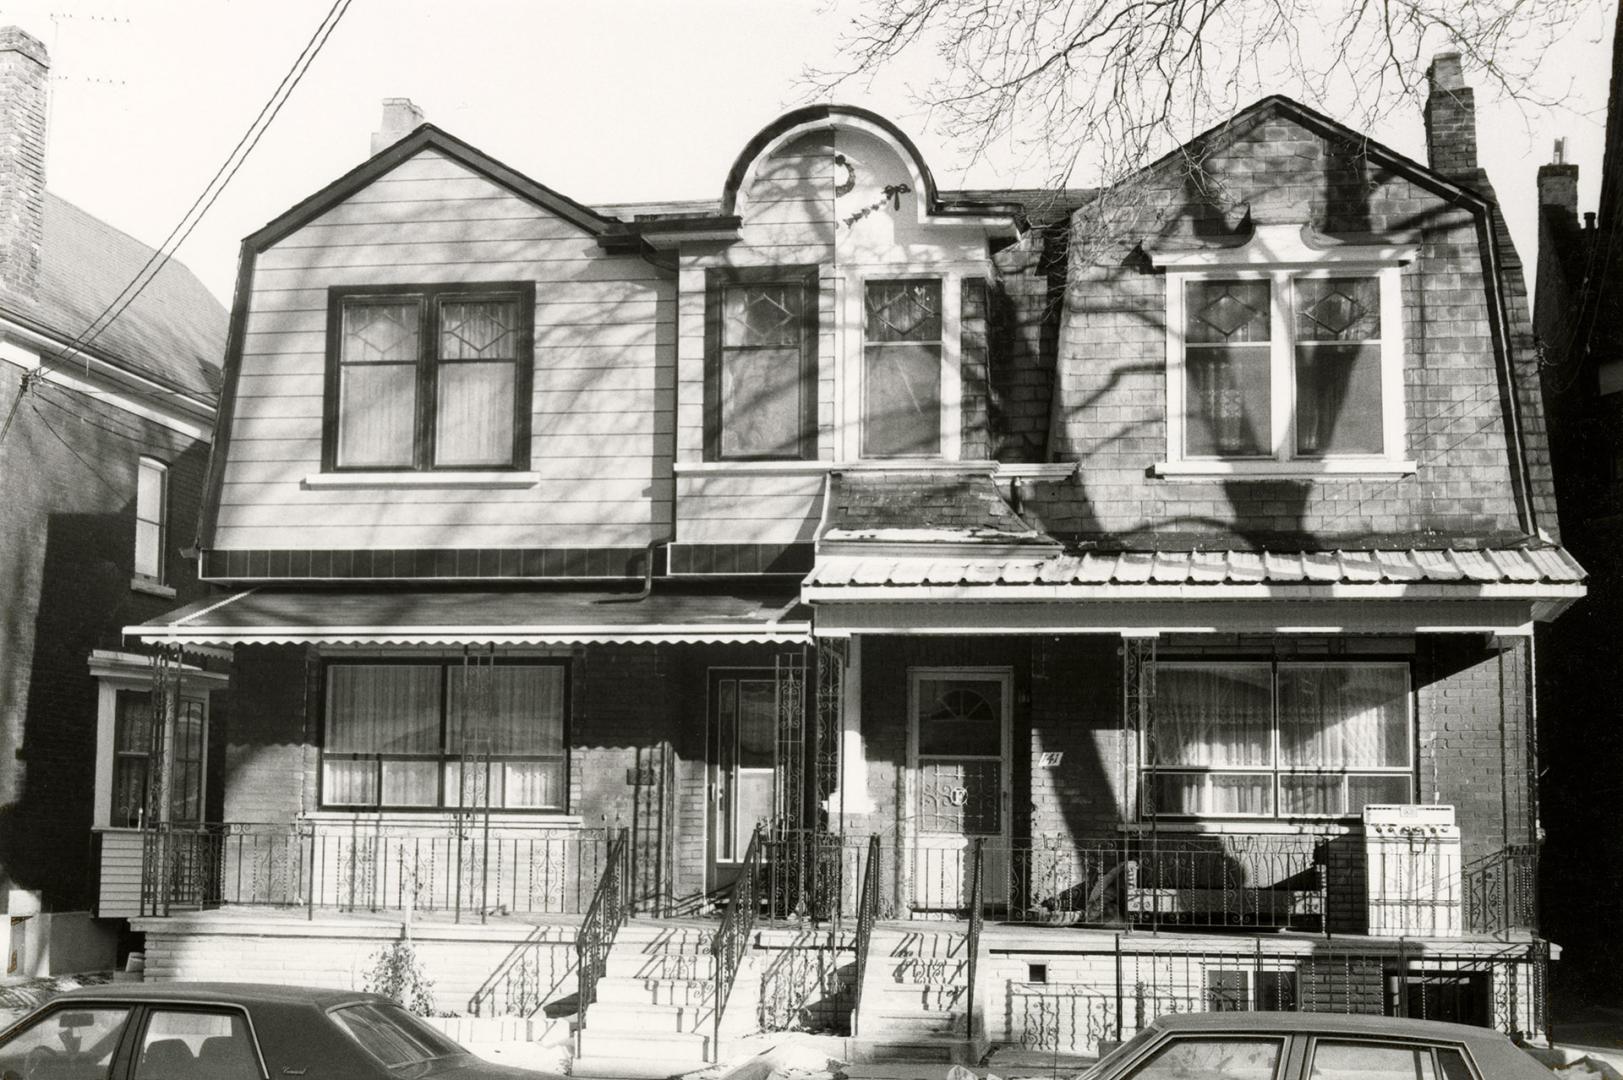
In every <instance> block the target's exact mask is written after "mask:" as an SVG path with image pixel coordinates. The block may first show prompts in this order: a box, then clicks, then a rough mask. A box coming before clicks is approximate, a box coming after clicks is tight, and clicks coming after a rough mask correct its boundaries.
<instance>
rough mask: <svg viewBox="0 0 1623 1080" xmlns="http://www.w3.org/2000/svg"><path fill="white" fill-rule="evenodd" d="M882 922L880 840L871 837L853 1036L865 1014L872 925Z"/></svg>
mask: <svg viewBox="0 0 1623 1080" xmlns="http://www.w3.org/2000/svg"><path fill="white" fill-rule="evenodd" d="M878 920H879V837H878V836H870V837H868V857H867V859H866V860H864V864H863V867H862V892H861V894H860V896H859V898H858V900H857V981H856V992H855V993H854V994H853V995H852V1000H851V1034H852V1035H856V1034H858V1031H857V1015H858V1014H859V1013H860V1012H861V1011H862V979H863V976H864V975H866V974H867V971H868V946H869V944H870V943H871V942H872V941H873V924H874V923H875V922H877V921H878Z"/></svg>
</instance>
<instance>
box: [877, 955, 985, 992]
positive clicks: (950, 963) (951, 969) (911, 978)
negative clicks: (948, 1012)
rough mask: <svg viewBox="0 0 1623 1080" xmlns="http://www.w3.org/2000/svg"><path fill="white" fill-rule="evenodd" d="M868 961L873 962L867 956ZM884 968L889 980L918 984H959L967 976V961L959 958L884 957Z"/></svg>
mask: <svg viewBox="0 0 1623 1080" xmlns="http://www.w3.org/2000/svg"><path fill="white" fill-rule="evenodd" d="M868 962H869V963H870V964H871V963H873V958H872V957H869V958H868ZM884 965H885V966H884V968H883V969H882V970H886V971H888V972H889V973H890V980H891V981H892V982H896V983H912V984H915V985H918V986H925V985H931V984H946V985H951V986H957V985H961V984H962V983H963V982H964V980H965V979H967V978H968V977H969V961H968V960H965V959H962V958H959V959H946V958H941V959H934V958H930V959H926V958H921V957H916V956H909V957H902V958H900V959H898V958H896V957H886V958H885V960H884Z"/></svg>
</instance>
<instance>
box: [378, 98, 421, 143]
mask: <svg viewBox="0 0 1623 1080" xmlns="http://www.w3.org/2000/svg"><path fill="white" fill-rule="evenodd" d="M422 122H423V110H421V109H419V108H418V107H417V106H415V105H413V104H412V103H411V98H403V97H391V98H384V99H383V122H382V123H381V124H380V125H379V126H378V130H376V131H374V132H373V133H372V153H374V154H376V153H377V152H378V151H379V150H383V149H385V148H386V147H390V146H393V145H394V144H395V143H397V142H399V141H400V140H401V139H403V138H405V137H406V136H407V135H408V134H410V133H411V132H412V131H415V130H416V128H417V125H418V124H421V123H422Z"/></svg>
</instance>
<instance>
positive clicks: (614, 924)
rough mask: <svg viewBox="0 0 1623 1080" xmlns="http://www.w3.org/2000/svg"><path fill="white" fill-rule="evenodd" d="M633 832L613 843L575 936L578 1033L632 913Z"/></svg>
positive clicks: (618, 835)
mask: <svg viewBox="0 0 1623 1080" xmlns="http://www.w3.org/2000/svg"><path fill="white" fill-rule="evenodd" d="M629 836H630V831H629V830H627V829H621V830H620V831H619V832H617V833H615V836H614V840H613V841H612V842H611V843H610V844H609V850H608V855H607V856H606V858H605V861H604V867H603V877H602V879H601V880H599V881H598V883H597V889H596V891H595V892H594V893H593V894H592V903H591V905H590V906H589V907H588V908H587V909H586V917H585V918H583V919H581V921H580V931H579V933H578V934H577V935H576V937H575V955H576V957H577V960H576V965H575V970H576V973H577V976H578V979H579V983H578V986H579V990H578V993H577V995H576V998H575V1018H576V1030H577V1032H578V1031H579V1030H581V1029H583V1028H585V1026H586V1010H587V1009H588V1008H589V1007H590V1006H591V1004H592V1002H594V1001H596V1000H597V981H598V980H599V979H601V978H602V977H603V971H604V969H605V968H607V967H608V962H609V950H611V949H612V948H613V947H614V936H615V934H616V933H618V932H619V930H620V927H621V926H623V925H624V924H625V921H626V919H627V918H628V917H630V914H631V892H630V886H631V845H630V842H629V839H628V837H629Z"/></svg>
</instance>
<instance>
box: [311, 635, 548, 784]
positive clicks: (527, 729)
mask: <svg viewBox="0 0 1623 1080" xmlns="http://www.w3.org/2000/svg"><path fill="white" fill-rule="evenodd" d="M326 675H327V679H326V683H327V685H326V714H325V718H324V737H323V740H322V766H321V768H322V772H321V801H322V804H323V805H324V806H330V807H356V808H360V807H365V808H371V809H431V808H435V807H479V808H483V807H486V806H489V807H491V808H493V809H506V810H563V809H565V808H566V805H567V802H568V757H567V750H566V747H567V745H568V744H567V735H566V732H567V727H568V697H569V695H568V669H567V668H566V667H565V666H564V665H563V664H561V663H543V662H539V661H537V662H524V663H505V662H503V663H497V664H471V665H464V664H462V663H460V662H449V663H429V664H419V663H388V662H375V663H347V662H345V663H333V664H330V665H328V667H327V672H326Z"/></svg>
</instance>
